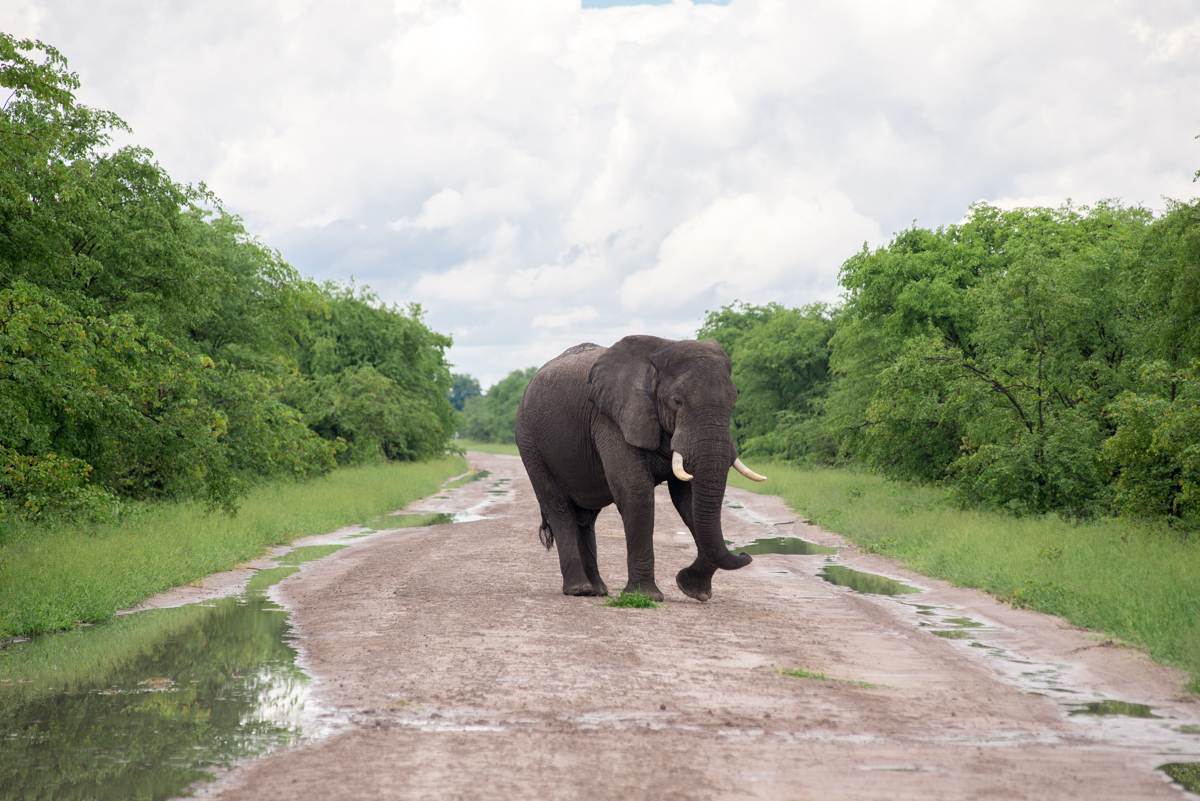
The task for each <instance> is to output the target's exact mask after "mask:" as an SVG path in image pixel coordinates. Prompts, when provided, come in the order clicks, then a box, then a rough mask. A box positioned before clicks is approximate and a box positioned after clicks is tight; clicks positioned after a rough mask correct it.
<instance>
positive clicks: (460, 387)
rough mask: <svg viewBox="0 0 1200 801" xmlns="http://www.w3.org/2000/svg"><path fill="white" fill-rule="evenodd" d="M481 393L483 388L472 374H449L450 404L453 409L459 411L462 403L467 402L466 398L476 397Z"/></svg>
mask: <svg viewBox="0 0 1200 801" xmlns="http://www.w3.org/2000/svg"><path fill="white" fill-rule="evenodd" d="M482 394H483V390H482V389H480V387H479V381H477V380H476V379H475V377H474V376H470V375H467V374H466V373H451V374H450V395H449V398H450V405H451V406H453V407H454V409H455V411H459V412H461V411H462V410H463V404H464V403H466V402H467V398H477V397H479V396H480V395H482Z"/></svg>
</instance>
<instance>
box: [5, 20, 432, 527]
mask: <svg viewBox="0 0 1200 801" xmlns="http://www.w3.org/2000/svg"><path fill="white" fill-rule="evenodd" d="M0 86H2V87H3V88H4V95H5V98H4V102H3V105H0V540H2V539H4V538H6V537H8V536H9V534H8V533H6V532H7V531H8V530H9V529H11V528H12V527H13V526H19V525H23V524H25V523H31V522H32V523H53V522H55V521H66V520H70V521H85V522H94V523H101V522H109V523H116V522H118V521H119V520H120V519H121V516H122V514H124V513H125V512H126V511H129V510H132V509H134V508H135V507H136V506H137V504H140V503H143V502H147V501H160V502H198V503H200V504H202V505H204V506H206V507H209V508H214V509H223V510H225V511H227V512H232V511H234V510H236V508H237V507H238V504H239V503H240V502H241V500H242V499H244V498H245V497H247V493H250V492H251V491H252V490H253V489H254V488H255V487H257V486H260V485H262V484H263V483H264V482H275V481H287V480H294V479H304V478H309V477H313V476H320V475H323V474H325V473H328V472H329V471H330V470H332V469H333V468H334V467H335V466H338V465H347V464H368V463H372V462H376V461H381V460H389V461H414V460H420V459H426V458H430V457H434V456H440V455H441V454H443V453H444V452H445V451H446V449H447V447H448V446H449V442H450V438H451V437H453V435H454V431H455V416H456V415H455V411H454V409H453V407H452V406H451V404H450V401H449V400H448V398H447V395H448V394H449V392H450V390H451V377H450V371H449V365H448V364H447V363H446V360H445V350H446V348H447V347H449V345H450V339H449V337H446V336H443V335H441V334H438V333H436V332H434V331H431V330H430V329H429V328H427V327H426V326H425V324H424V323H423V322H422V319H421V309H420V307H419V306H416V305H412V306H409V307H407V308H398V307H395V306H388V305H385V304H383V303H382V302H380V301H379V299H378V298H377V297H376V296H374V295H373V294H372V293H371V292H370V291H369V290H368V289H366V288H362V287H356V286H354V285H352V284H351V285H344V284H334V283H327V284H318V283H315V282H313V281H312V280H310V279H308V278H305V277H304V276H302V275H300V274H299V273H298V272H297V271H296V270H295V269H293V268H292V267H291V266H290V265H288V264H287V263H286V262H285V261H284V260H283V257H282V256H281V255H280V254H279V253H278V252H276V251H274V250H272V249H270V248H269V247H267V246H266V245H264V244H263V243H261V242H259V241H258V240H257V239H255V238H254V237H252V236H251V235H250V234H248V233H247V232H246V230H245V228H244V227H243V225H242V222H241V220H239V219H238V218H237V217H236V216H234V215H231V214H229V213H228V212H226V211H225V210H224V209H223V208H222V207H221V204H220V201H219V200H218V199H217V198H216V197H215V196H214V195H213V194H212V193H211V192H209V191H208V190H207V189H206V188H205V187H204V186H203V185H200V186H190V185H184V184H179V183H176V182H175V181H173V180H172V179H171V177H170V176H169V175H167V173H166V172H165V171H164V170H163V169H162V167H160V166H159V165H158V163H157V162H155V161H154V156H153V154H152V153H151V152H150V151H149V150H146V149H145V148H141V147H136V146H125V147H114V146H112V137H113V135H114V134H124V133H128V132H129V129H128V127H127V126H126V125H125V123H124V122H122V121H121V120H120V119H119V118H118V117H116V116H115V115H113V114H111V113H109V112H106V111H101V110H97V109H92V108H88V107H86V106H83V105H81V104H79V103H77V102H76V100H75V97H74V94H73V92H74V91H75V90H76V89H78V87H79V80H78V78H77V76H76V75H75V74H74V73H71V72H70V71H69V70H68V68H67V62H66V59H65V58H64V57H63V56H62V54H60V53H59V52H58V51H56V50H55V49H54V48H52V47H50V46H49V45H45V44H42V43H40V42H34V41H28V40H26V41H17V40H15V39H14V38H12V37H11V36H9V35H7V34H0Z"/></svg>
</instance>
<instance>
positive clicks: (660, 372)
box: [588, 336, 762, 570]
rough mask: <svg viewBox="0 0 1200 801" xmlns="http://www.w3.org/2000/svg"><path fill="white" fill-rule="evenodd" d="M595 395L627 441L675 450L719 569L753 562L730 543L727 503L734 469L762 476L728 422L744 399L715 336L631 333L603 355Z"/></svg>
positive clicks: (699, 528)
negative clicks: (737, 445)
mask: <svg viewBox="0 0 1200 801" xmlns="http://www.w3.org/2000/svg"><path fill="white" fill-rule="evenodd" d="M588 383H589V385H590V387H589V398H590V400H591V402H592V403H593V404H594V405H595V406H596V408H597V409H599V410H600V412H601V413H603V414H605V415H607V416H608V417H609V418H611V419H612V420H613V421H614V422H615V423H616V424H617V426H618V427H619V428H620V430H621V434H622V435H623V436H624V438H625V441H626V442H628V443H629V444H630V445H633V446H635V447H638V448H644V449H646V450H650V451H659V452H664V451H669V452H670V453H671V458H672V467H673V472H674V474H675V476H676V478H678V479H679V480H680V481H685V482H690V485H689V489H690V492H689V493H687V494H688V495H690V500H691V513H692V514H691V521H689V523H690V524H691V525H692V529H693V531H692V534H693V536H694V537H695V540H696V546H697V548H698V549H699V550H700V554H701V556H702V557H704V558H705V559H706V560H707V562H708V563H709V564H710V565H712V567H714V568H722V569H725V570H736V569H737V568H739V567H744V566H746V565H747V564H749V563H750V561H751V559H750V557H749V556H748V555H747V554H737V555H734V554H732V553H730V552H729V549H728V548H727V547H726V546H725V538H724V535H723V533H722V530H721V504H722V500H723V499H724V496H725V482H726V478H727V477H728V475H729V468H730V466H734V467H736V468H737V469H738V470H739V471H741V472H743V473H744V474H746V475H747V476H748V477H750V478H754V479H756V480H760V481H761V480H762V476H759V475H758V474H756V473H753V472H752V471H750V470H749V469H748V468H746V467H745V465H743V464H742V463H741V460H740V459H738V458H737V452H736V450H735V449H734V445H733V438H732V437H731V436H730V433H729V419H730V416H731V415H732V413H733V405H734V403H735V402H736V401H737V390H736V389H734V386H733V378H732V364H731V362H730V360H729V357H728V356H727V355H726V354H725V351H723V350H722V349H721V346H720V345H718V344H717V343H716V342H715V341H714V340H711V339H710V340H707V341H704V342H696V341H692V340H683V341H678V342H677V341H673V340H669V339H660V338H659V337H652V336H629V337H625V338H624V339H622V340H621V341H620V342H617V343H616V344H615V345H613V346H612V347H611V348H609V349H608V350H607V351H606V352H605V353H604V354H603V355H601V356H600V357H599V358H598V359H596V362H595V364H594V365H593V366H592V369H591V373H590V374H589V376H588Z"/></svg>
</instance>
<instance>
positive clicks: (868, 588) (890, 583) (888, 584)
mask: <svg viewBox="0 0 1200 801" xmlns="http://www.w3.org/2000/svg"><path fill="white" fill-rule="evenodd" d="M817 576H819V577H820V578H822V579H824V580H825V581H828V582H829V583H830V584H836V585H838V586H839V587H849V588H850V589H852V590H854V591H855V592H865V593H869V594H871V595H905V594H908V593H911V592H920V590H919V589H917V588H916V587H910V586H908V585H907V584H901V583H900V582H899V581H896V580H895V579H890V578H887V577H886V576H877V575H875V574H874V573H863V572H861V571H859V570H854V569H852V568H849V567H845V566H844V565H825V566H824V567H822V568H821V570H820V571H819V572H818V573H817Z"/></svg>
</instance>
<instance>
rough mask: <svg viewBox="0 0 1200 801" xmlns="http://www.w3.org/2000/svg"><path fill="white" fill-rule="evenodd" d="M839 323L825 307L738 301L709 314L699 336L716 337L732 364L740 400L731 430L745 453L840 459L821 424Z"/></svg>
mask: <svg viewBox="0 0 1200 801" xmlns="http://www.w3.org/2000/svg"><path fill="white" fill-rule="evenodd" d="M836 325H837V315H836V312H835V311H834V310H832V309H831V308H830V307H829V306H827V305H825V304H823V303H814V304H812V305H809V306H805V307H803V308H799V309H787V308H784V307H783V306H780V305H778V304H769V305H767V306H751V305H748V304H745V303H739V302H735V303H733V304H730V305H729V306H726V307H724V308H722V309H719V310H718V311H715V312H709V313H708V315H707V316H706V317H705V320H704V324H703V325H702V326H701V328H700V330H699V332H698V333H697V338H700V339H706V338H712V339H715V340H717V342H718V343H720V345H721V347H722V348H723V349H724V350H725V352H726V353H727V354H728V355H729V357H730V359H731V361H732V362H733V383H734V386H736V387H737V389H738V392H739V396H738V403H737V406H736V408H735V409H734V413H733V419H732V426H733V434H734V441H735V443H736V444H737V446H738V450H739V451H740V452H741V453H742V454H744V455H748V456H755V455H776V456H781V457H783V458H786V459H789V460H793V461H799V462H808V463H828V462H832V461H834V460H835V459H836V457H837V445H836V442H835V441H834V439H833V437H832V436H831V435H830V434H829V432H828V431H827V430H826V429H825V427H824V424H823V421H822V420H821V414H822V411H823V401H824V397H825V394H826V392H827V391H828V388H829V385H830V376H829V355H830V351H829V343H830V340H831V339H832V337H833V334H834V331H835V329H836Z"/></svg>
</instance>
